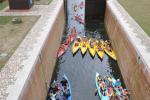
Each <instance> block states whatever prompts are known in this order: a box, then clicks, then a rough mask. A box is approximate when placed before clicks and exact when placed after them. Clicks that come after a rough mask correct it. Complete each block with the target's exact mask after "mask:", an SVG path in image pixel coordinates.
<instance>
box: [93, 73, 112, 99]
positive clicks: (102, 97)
mask: <svg viewBox="0 0 150 100" xmlns="http://www.w3.org/2000/svg"><path fill="white" fill-rule="evenodd" d="M98 79H99V73H98V72H96V77H95V81H96V88H97V90H98V95H99V97H100V99H101V100H109V99H110V98H109V97H108V96H104V95H102V93H101V91H100V87H99V85H98Z"/></svg>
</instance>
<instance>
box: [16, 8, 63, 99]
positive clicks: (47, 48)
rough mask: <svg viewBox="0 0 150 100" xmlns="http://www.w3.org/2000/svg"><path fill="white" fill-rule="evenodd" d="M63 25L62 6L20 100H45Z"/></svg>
mask: <svg viewBox="0 0 150 100" xmlns="http://www.w3.org/2000/svg"><path fill="white" fill-rule="evenodd" d="M64 26H65V16H64V9H63V7H62V8H61V10H60V11H59V14H58V15H57V18H56V20H55V22H54V24H53V27H52V29H51V31H50V34H49V36H48V37H47V40H46V41H45V43H44V44H43V48H42V50H41V53H40V54H39V57H38V59H37V61H36V63H35V65H34V68H33V69H32V73H31V74H30V76H29V78H28V80H27V82H26V84H25V87H24V89H23V91H22V93H21V94H22V95H21V96H20V97H19V99H21V100H45V99H46V97H47V92H48V88H49V87H48V86H49V83H50V81H51V78H52V74H53V71H54V67H55V62H56V55H57V50H58V48H59V45H60V42H61V37H62V33H63V31H64ZM43 34H44V33H43Z"/></svg>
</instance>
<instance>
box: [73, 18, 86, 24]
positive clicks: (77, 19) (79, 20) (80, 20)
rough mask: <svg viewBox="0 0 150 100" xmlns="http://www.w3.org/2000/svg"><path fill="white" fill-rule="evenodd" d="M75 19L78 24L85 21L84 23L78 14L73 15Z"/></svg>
mask: <svg viewBox="0 0 150 100" xmlns="http://www.w3.org/2000/svg"><path fill="white" fill-rule="evenodd" d="M75 20H76V21H78V22H79V23H80V24H85V23H84V20H83V19H81V17H80V16H75Z"/></svg>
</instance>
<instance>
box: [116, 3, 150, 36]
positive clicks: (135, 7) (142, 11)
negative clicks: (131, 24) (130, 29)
mask: <svg viewBox="0 0 150 100" xmlns="http://www.w3.org/2000/svg"><path fill="white" fill-rule="evenodd" d="M118 1H119V3H120V4H121V5H122V6H123V7H124V8H125V9H126V10H127V11H128V12H129V14H130V15H131V16H132V17H133V18H134V19H135V20H136V21H137V23H138V24H139V25H140V26H141V27H142V28H143V29H144V31H145V32H146V33H147V34H148V35H149V36H150V1H149V0H118Z"/></svg>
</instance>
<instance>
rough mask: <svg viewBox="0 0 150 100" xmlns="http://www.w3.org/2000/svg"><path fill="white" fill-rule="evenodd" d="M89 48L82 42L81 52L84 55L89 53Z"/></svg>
mask: <svg viewBox="0 0 150 100" xmlns="http://www.w3.org/2000/svg"><path fill="white" fill-rule="evenodd" d="M87 49H88V47H87V43H86V42H80V50H81V53H82V55H84V54H85V53H86V51H87Z"/></svg>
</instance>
